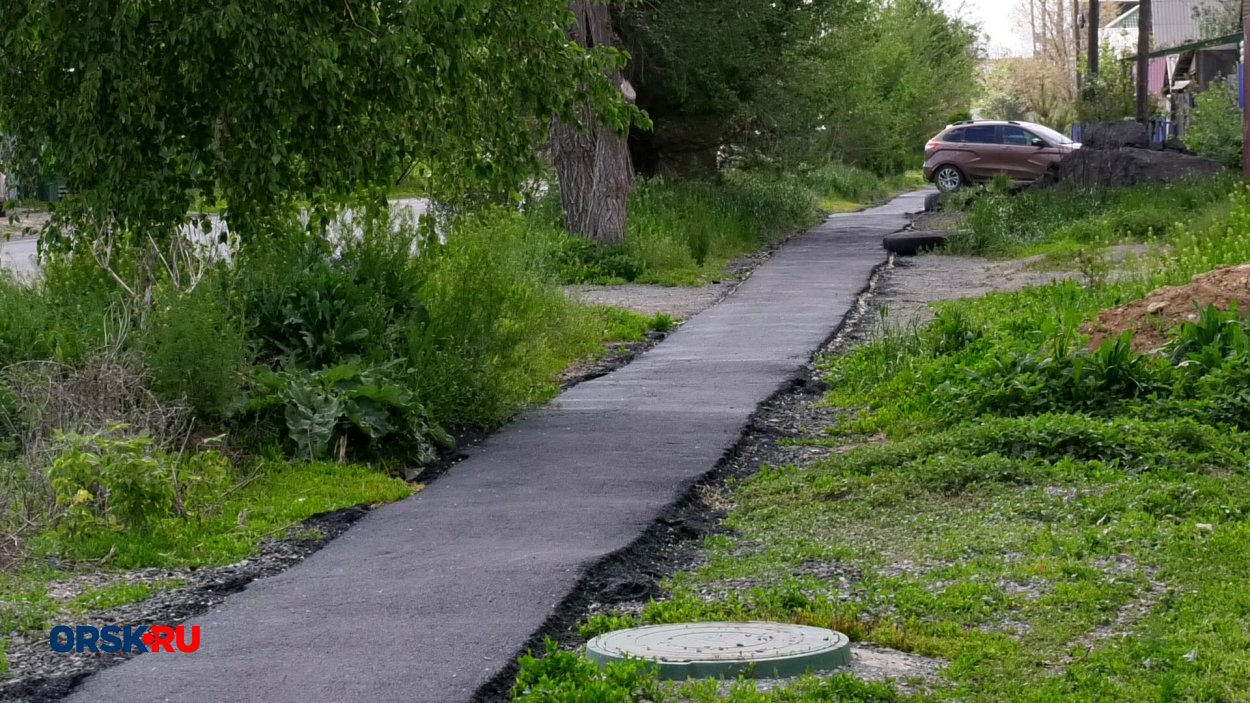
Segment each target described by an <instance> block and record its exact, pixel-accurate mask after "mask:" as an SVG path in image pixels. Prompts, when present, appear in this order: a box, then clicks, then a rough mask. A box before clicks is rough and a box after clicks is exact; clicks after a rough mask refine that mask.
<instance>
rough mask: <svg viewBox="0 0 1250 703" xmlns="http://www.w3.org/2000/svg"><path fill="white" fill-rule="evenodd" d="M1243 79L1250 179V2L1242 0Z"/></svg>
mask: <svg viewBox="0 0 1250 703" xmlns="http://www.w3.org/2000/svg"><path fill="white" fill-rule="evenodd" d="M1241 27H1242V32H1243V34H1242V37H1241V46H1242V50H1241V81H1242V89H1241V94H1242V100H1243V101H1244V102H1245V105H1244V106H1243V107H1242V111H1243V112H1242V117H1241V126H1242V134H1243V135H1245V139H1244V141H1243V146H1242V150H1241V151H1242V164H1243V165H1244V169H1245V177H1246V180H1247V181H1250V85H1246V67H1247V65H1250V61H1247V60H1246V59H1247V58H1250V2H1246V0H1242V2H1241Z"/></svg>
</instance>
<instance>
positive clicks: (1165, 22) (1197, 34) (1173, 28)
mask: <svg viewBox="0 0 1250 703" xmlns="http://www.w3.org/2000/svg"><path fill="white" fill-rule="evenodd" d="M1217 4H1219V3H1218V1H1217V0H1154V1H1153V2H1152V4H1151V5H1152V9H1153V12H1152V13H1151V14H1152V23H1153V25H1154V42H1153V43H1154V46H1155V48H1156V49H1166V48H1168V47H1172V46H1180V45H1182V44H1189V43H1192V42H1196V41H1201V40H1203V39H1208V38H1210V37H1204V36H1202V30H1201V27H1200V25H1199V22H1198V17H1197V13H1198V12H1199V11H1201V10H1202V9H1206V8H1211V7H1212V6H1215V5H1217Z"/></svg>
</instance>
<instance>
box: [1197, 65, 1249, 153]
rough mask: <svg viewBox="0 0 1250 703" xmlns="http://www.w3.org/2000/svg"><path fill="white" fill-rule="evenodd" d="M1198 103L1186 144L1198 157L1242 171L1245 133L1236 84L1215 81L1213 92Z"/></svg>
mask: <svg viewBox="0 0 1250 703" xmlns="http://www.w3.org/2000/svg"><path fill="white" fill-rule="evenodd" d="M1196 102H1197V105H1196V106H1195V108H1194V110H1193V112H1192V113H1191V116H1190V118H1189V129H1188V130H1187V131H1186V132H1185V143H1186V144H1187V145H1188V146H1189V148H1190V149H1193V150H1194V152H1195V153H1198V154H1201V155H1202V156H1206V157H1208V158H1212V159H1215V160H1216V161H1219V162H1220V163H1222V164H1224V165H1225V166H1228V167H1229V168H1232V169H1238V170H1240V169H1241V167H1242V163H1241V154H1242V145H1243V142H1244V141H1245V132H1244V131H1243V130H1242V114H1241V108H1240V106H1238V104H1237V85H1236V83H1235V82H1232V83H1230V82H1227V81H1215V82H1214V83H1212V84H1211V87H1210V89H1208V90H1206V91H1205V92H1202V93H1199V94H1198V96H1197V99H1196Z"/></svg>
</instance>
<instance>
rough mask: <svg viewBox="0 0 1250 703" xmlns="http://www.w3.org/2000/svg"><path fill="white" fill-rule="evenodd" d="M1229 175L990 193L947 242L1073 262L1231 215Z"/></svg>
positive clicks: (974, 250)
mask: <svg viewBox="0 0 1250 703" xmlns="http://www.w3.org/2000/svg"><path fill="white" fill-rule="evenodd" d="M1233 185H1234V182H1233V180H1232V179H1231V178H1216V179H1210V180H1204V181H1195V182H1183V183H1174V184H1169V185H1140V186H1134V187H1129V188H1101V189H1084V188H1074V187H1069V186H1063V185H1060V186H1058V187H1053V188H1044V189H1030V190H1028V191H1025V192H1023V193H1020V194H1016V195H1010V194H1006V193H989V194H985V195H983V196H982V197H978V198H977V199H976V200H975V202H974V204H973V206H972V208H971V210H970V211H969V212H968V215H967V219H966V221H965V223H964V227H963V233H962V234H961V235H960V236H958V237H955V238H954V239H952V240H951V242H950V243H949V245H948V246H949V250H950V252H951V253H955V254H976V255H981V256H991V257H1019V256H1031V255H1035V254H1051V255H1054V257H1055V258H1056V259H1058V261H1059V262H1060V263H1065V264H1066V263H1070V262H1071V261H1072V258H1073V256H1074V254H1075V252H1077V251H1080V250H1083V249H1087V248H1091V247H1093V248H1101V247H1106V246H1109V245H1113V244H1123V243H1133V242H1142V243H1148V242H1151V241H1153V240H1162V239H1167V238H1168V237H1170V236H1171V234H1172V233H1173V230H1174V228H1176V227H1178V226H1179V225H1181V223H1185V224H1186V226H1190V227H1202V226H1204V225H1205V224H1208V223H1213V222H1215V221H1218V220H1221V219H1223V217H1224V216H1225V215H1227V208H1228V194H1229V192H1230V191H1231V190H1232V189H1233Z"/></svg>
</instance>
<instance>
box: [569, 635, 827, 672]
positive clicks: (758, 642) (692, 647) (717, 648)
mask: <svg viewBox="0 0 1250 703" xmlns="http://www.w3.org/2000/svg"><path fill="white" fill-rule="evenodd" d="M850 645H851V643H850V640H848V639H847V637H846V635H843V634H842V633H840V632H834V631H833V630H825V629H822V628H819V627H807V626H805V625H785V624H780V623H771V622H705V623H689V624H683V625H654V626H651V627H639V628H635V629H632V630H618V631H617V632H609V633H608V634H606V635H600V636H598V637H596V638H594V639H592V640H591V641H590V642H589V644H587V645H586V652H587V655H588V656H589V657H590V658H591V660H593V661H595V662H597V663H598V664H599V665H600V666H603V665H604V664H607V663H608V662H613V661H621V660H623V659H625V658H633V659H645V660H647V661H649V662H653V663H654V664H656V665H658V666H659V669H660V676H661V677H663V678H666V679H687V678H696V679H704V678H730V677H736V676H739V675H741V674H744V673H745V674H748V675H750V676H754V677H755V678H789V677H791V676H800V675H802V674H806V673H808V672H816V671H828V670H830V669H836V668H838V667H841V666H848V665H850V663H851V646H850Z"/></svg>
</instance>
